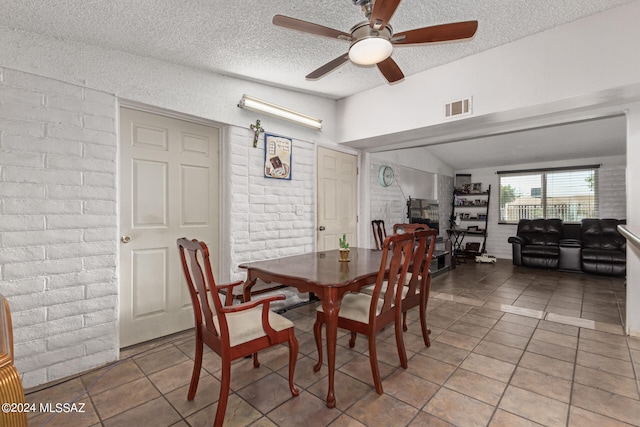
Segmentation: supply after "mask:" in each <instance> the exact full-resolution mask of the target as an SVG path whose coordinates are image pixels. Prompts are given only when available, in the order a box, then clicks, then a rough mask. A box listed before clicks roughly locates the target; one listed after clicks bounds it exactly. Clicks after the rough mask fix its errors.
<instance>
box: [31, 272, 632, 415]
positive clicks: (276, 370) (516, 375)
mask: <svg viewBox="0 0 640 427" xmlns="http://www.w3.org/2000/svg"><path fill="white" fill-rule="evenodd" d="M624 301H625V286H624V281H623V280H622V279H613V278H607V277H597V276H590V275H582V274H571V273H561V272H549V271H545V270H536V269H527V268H521V267H514V266H513V265H511V262H510V261H504V260H499V262H498V263H497V264H495V265H491V264H475V263H468V264H462V265H460V266H458V268H456V269H455V270H453V271H451V272H448V273H446V274H443V275H441V276H439V277H437V278H435V279H434V281H433V284H432V292H431V299H430V301H429V305H428V311H429V317H428V321H429V325H430V327H431V330H432V335H431V340H432V345H431V347H430V348H428V349H427V348H425V347H424V344H423V342H422V338H421V336H420V327H419V324H418V323H417V317H418V316H417V314H418V313H417V310H414V312H412V313H410V315H409V319H410V321H411V322H410V324H409V331H408V332H407V333H406V334H405V344H406V347H407V351H408V356H409V357H410V359H409V367H408V369H407V370H404V369H402V368H400V367H399V362H398V356H397V354H396V350H395V342H394V338H393V331H392V328H387V330H384V331H382V333H381V334H380V335H379V336H378V348H379V350H378V355H379V360H380V370H381V374H382V376H383V378H384V380H383V387H384V394H383V395H382V396H379V395H377V394H376V393H375V390H374V389H373V381H372V380H371V373H370V368H369V361H368V358H367V344H366V339H365V338H364V337H359V338H358V341H357V344H356V347H355V348H354V349H349V348H348V343H347V341H348V336H346V335H345V334H344V333H341V334H340V337H339V339H338V352H337V353H338V354H337V365H338V372H337V375H336V397H337V400H338V402H337V407H336V408H335V409H328V408H327V407H326V406H325V403H324V398H325V395H326V374H327V372H326V369H322V370H321V371H320V372H318V373H314V372H313V369H312V366H313V364H314V363H315V361H316V359H317V355H316V349H315V344H314V342H313V333H312V325H313V321H314V316H315V306H314V305H307V306H303V307H299V308H296V309H293V310H290V311H288V312H286V314H285V315H286V316H287V317H289V318H290V319H292V320H293V321H294V323H295V325H296V335H297V338H298V340H299V342H300V355H299V359H298V363H297V366H296V376H295V382H296V384H297V386H298V387H299V388H300V389H301V393H300V396H298V397H297V398H292V397H291V395H290V393H289V390H288V386H287V381H286V375H287V352H288V350H287V348H286V347H279V348H276V349H272V350H270V351H267V352H264V353H261V355H260V361H261V367H260V368H258V369H253V367H252V363H251V361H250V360H241V361H238V362H237V363H235V364H234V365H233V368H232V378H231V387H232V394H231V396H230V398H229V404H228V407H227V413H226V421H225V425H228V426H248V425H251V426H274V425H276V426H303V425H304V426H309V427H310V426H363V425H364V426H384V427H388V426H425V425H430V426H431V425H433V426H492V427H494V426H495V427H497V426H510V427H511V426H538V425H544V426H572V427H573V426H575V427H583V426H598V427H606V426H626V425H635V426H640V395H639V387H640V382H639V380H638V372H639V371H640V339H634V338H628V337H625V336H624V335H623V328H622V326H621V324H622V322H621V319H622V318H623V317H624V313H623V310H624ZM191 335H192V332H186V333H181V334H177V335H173V336H170V337H166V338H164V339H161V340H157V341H154V342H150V343H146V344H143V345H139V346H135V347H132V348H129V349H126V350H124V351H122V353H121V358H122V360H121V362H119V363H117V364H113V365H110V366H108V367H106V368H103V369H101V370H98V371H94V372H90V373H86V374H85V375H82V376H80V377H78V378H74V379H71V380H68V381H66V382H64V383H62V384H59V385H56V386H53V387H49V388H46V389H43V390H39V391H36V392H32V393H29V394H28V395H27V400H28V401H29V402H37V403H39V402H53V403H58V402H65V401H75V402H78V403H84V404H85V412H84V413H82V414H77V413H75V414H57V415H55V416H52V414H34V415H33V416H32V417H31V418H30V419H29V425H30V426H41V425H47V426H65V427H68V426H77V427H83V426H108V427H112V426H127V427H129V426H156V427H162V426H210V425H212V423H213V416H214V414H215V409H216V402H217V400H218V393H219V369H220V363H219V359H218V357H217V356H216V355H215V354H213V353H211V352H208V353H206V354H205V358H204V363H203V371H202V377H201V380H200V385H199V389H198V394H197V395H196V398H195V400H194V401H192V402H189V401H187V398H186V396H187V388H188V383H189V379H190V373H191V368H192V363H193V362H192V358H193V353H194V350H193V339H192V336H191ZM325 359H326V358H325ZM86 390H88V392H87V391H86Z"/></svg>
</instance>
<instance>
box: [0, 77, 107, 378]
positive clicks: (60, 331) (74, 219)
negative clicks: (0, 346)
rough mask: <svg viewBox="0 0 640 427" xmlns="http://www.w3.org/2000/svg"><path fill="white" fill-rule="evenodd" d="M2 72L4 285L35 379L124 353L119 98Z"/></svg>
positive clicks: (24, 363) (25, 366)
mask: <svg viewBox="0 0 640 427" xmlns="http://www.w3.org/2000/svg"><path fill="white" fill-rule="evenodd" d="M0 76H1V77H0V78H1V80H0V292H1V293H3V294H4V295H5V296H7V297H8V298H9V302H10V305H11V310H12V317H13V327H14V339H15V357H16V365H17V367H18V369H19V371H20V373H21V375H23V383H24V386H25V387H30V386H34V385H38V384H42V383H46V382H49V381H52V380H55V379H59V378H62V377H66V376H69V375H72V374H75V373H77V372H81V371H84V370H87V369H90V368H93V367H96V366H100V365H102V364H104V363H106V362H109V361H112V360H115V359H116V358H117V356H118V327H117V302H118V283H117V277H116V254H117V244H116V242H117V225H118V222H117V212H116V206H117V192H116V180H117V175H116V173H117V158H116V156H117V134H116V116H115V114H116V111H117V110H116V99H115V97H114V96H112V95H108V94H105V93H101V92H96V91H93V90H89V89H86V88H82V87H79V86H74V85H70V84H66V83H62V82H58V81H55V80H51V79H47V78H43V77H38V76H34V75H31V74H26V73H21V72H18V71H14V70H10V69H2V70H1V71H0Z"/></svg>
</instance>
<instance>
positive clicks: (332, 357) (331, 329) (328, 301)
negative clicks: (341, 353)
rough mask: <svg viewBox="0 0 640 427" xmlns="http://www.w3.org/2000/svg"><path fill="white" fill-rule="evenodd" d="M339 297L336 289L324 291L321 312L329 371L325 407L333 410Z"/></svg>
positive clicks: (334, 402)
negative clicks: (324, 325)
mask: <svg viewBox="0 0 640 427" xmlns="http://www.w3.org/2000/svg"><path fill="white" fill-rule="evenodd" d="M340 300H341V295H338V290H337V289H336V288H329V289H326V290H325V292H324V293H323V298H322V310H323V311H324V315H325V322H326V333H327V367H328V370H329V375H328V377H329V390H328V392H327V407H328V408H335V406H336V395H335V392H334V385H335V370H336V346H337V337H338V313H339V312H340V302H341V301H340Z"/></svg>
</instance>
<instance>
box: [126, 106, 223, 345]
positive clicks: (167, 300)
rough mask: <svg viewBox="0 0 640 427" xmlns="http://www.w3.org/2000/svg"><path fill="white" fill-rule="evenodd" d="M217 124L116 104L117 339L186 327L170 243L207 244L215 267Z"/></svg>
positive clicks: (185, 296)
mask: <svg viewBox="0 0 640 427" xmlns="http://www.w3.org/2000/svg"><path fill="white" fill-rule="evenodd" d="M218 139H219V129H217V128H214V127H208V126H204V125H200V124H195V123H191V122H185V121H182V120H177V119H173V118H168V117H164V116H159V115H155V114H150V113H146V112H142V111H137V110H131V109H127V108H122V109H121V113H120V152H121V154H120V234H121V235H122V237H121V243H120V346H121V347H126V346H128V345H131V344H135V343H139V342H142V341H147V340H150V339H153V338H157V337H160V336H164V335H168V334H171V333H174V332H178V331H182V330H185V329H188V328H191V327H193V310H192V306H191V300H190V298H189V293H188V290H187V287H186V284H185V281H184V277H183V273H182V267H181V264H180V259H179V255H178V249H177V247H176V240H177V239H178V238H180V237H187V238H197V239H199V240H203V241H205V242H206V243H207V245H208V246H209V250H210V252H211V259H212V262H213V263H214V265H213V269H214V272H217V271H218V268H217V267H218V266H217V265H216V263H217V260H218V245H219V239H218V221H219V219H218V218H219V212H218V191H219V185H218Z"/></svg>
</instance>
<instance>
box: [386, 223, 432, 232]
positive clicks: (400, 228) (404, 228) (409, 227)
mask: <svg viewBox="0 0 640 427" xmlns="http://www.w3.org/2000/svg"><path fill="white" fill-rule="evenodd" d="M428 229H429V226H427V225H426V224H402V223H401V224H393V234H404V233H413V232H415V231H418V230H428Z"/></svg>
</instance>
